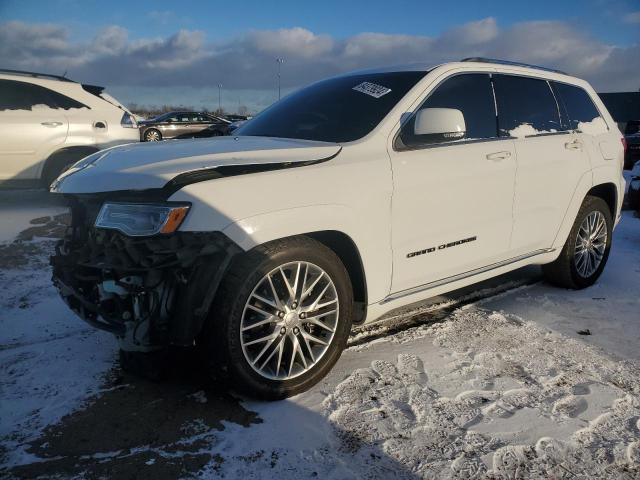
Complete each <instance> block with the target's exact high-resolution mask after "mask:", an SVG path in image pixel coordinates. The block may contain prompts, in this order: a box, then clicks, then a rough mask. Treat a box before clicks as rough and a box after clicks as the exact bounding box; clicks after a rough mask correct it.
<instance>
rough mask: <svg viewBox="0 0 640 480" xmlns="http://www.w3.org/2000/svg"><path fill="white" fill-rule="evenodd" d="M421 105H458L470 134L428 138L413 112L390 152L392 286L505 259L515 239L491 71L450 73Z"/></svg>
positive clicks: (507, 155) (508, 158)
mask: <svg viewBox="0 0 640 480" xmlns="http://www.w3.org/2000/svg"><path fill="white" fill-rule="evenodd" d="M420 108H454V109H458V110H460V111H461V112H462V114H463V116H464V119H465V123H466V135H465V137H464V138H463V139H461V140H454V141H449V142H445V143H429V139H421V138H419V136H416V135H413V118H411V119H410V120H409V121H407V122H405V124H404V126H403V128H402V130H401V132H400V135H399V136H398V138H397V139H396V140H395V142H394V148H393V149H392V150H391V151H390V152H389V153H390V156H391V165H392V169H393V181H394V192H393V201H392V229H393V230H392V245H393V282H392V293H397V292H401V291H403V290H407V289H411V288H414V287H418V286H421V285H425V284H428V283H431V282H435V281H440V280H441V281H446V279H447V278H449V277H451V276H453V275H458V274H462V273H466V272H469V271H471V270H473V269H476V268H480V267H484V266H487V265H490V264H492V263H495V262H497V261H500V260H504V259H505V257H506V255H507V254H508V248H509V243H510V235H511V228H512V205H513V193H514V179H515V172H516V167H515V150H514V145H513V140H511V139H500V138H498V135H497V128H496V110H495V103H494V97H493V90H492V87H491V80H490V76H489V74H482V73H469V74H460V75H455V76H453V77H450V78H448V79H446V80H445V81H444V82H442V83H441V84H440V85H439V86H438V87H436V89H435V90H434V91H433V92H432V93H431V94H429V96H428V97H427V99H426V101H425V102H424V103H423V104H422V106H421V107H420Z"/></svg>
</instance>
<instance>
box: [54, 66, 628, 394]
mask: <svg viewBox="0 0 640 480" xmlns="http://www.w3.org/2000/svg"><path fill="white" fill-rule="evenodd" d="M621 139H622V135H621V134H620V132H619V131H618V129H617V128H616V124H615V123H614V121H613V120H612V118H611V116H610V115H609V113H608V112H607V110H606V109H605V107H604V105H603V104H602V102H601V101H600V100H599V98H598V96H597V95H596V94H595V93H594V91H593V89H592V88H591V87H590V86H589V84H588V83H587V82H585V81H582V80H579V79H577V78H574V77H571V76H568V75H565V74H563V73H561V72H556V71H550V70H546V69H542V68H537V67H530V66H526V65H519V64H511V63H508V62H500V61H495V60H486V59H472V60H467V61H462V62H457V63H448V64H445V65H440V66H437V67H426V66H410V67H405V68H388V69H380V70H370V71H366V72H357V73H350V74H346V75H342V76H339V77H335V78H331V79H328V80H324V81H321V82H318V83H315V84H313V85H311V86H309V87H306V88H303V89H301V90H299V91H298V92H296V93H293V94H291V95H289V96H288V97H286V98H285V99H283V100H282V101H280V102H278V103H276V104H275V105H273V106H272V107H270V108H269V109H267V110H265V111H264V112H263V113H261V114H260V115H258V116H257V117H255V118H254V119H253V120H251V122H249V123H247V124H246V125H244V126H243V127H241V128H240V129H238V130H237V136H235V137H222V138H216V139H206V140H196V141H193V140H189V141H175V142H171V143H151V144H138V145H129V146H124V147H118V148H114V149H111V150H108V151H107V152H104V153H97V154H94V155H92V156H90V157H88V158H85V159H84V160H82V161H81V162H79V163H77V164H75V165H74V166H73V167H72V168H71V169H70V170H68V171H67V172H65V173H64V174H63V175H62V176H61V177H60V178H58V179H57V181H56V182H54V184H53V187H52V191H53V192H57V193H59V194H63V195H65V196H66V197H68V199H69V201H70V203H71V206H72V212H73V214H72V217H73V225H72V226H71V228H70V229H69V233H68V236H67V238H65V239H64V240H63V241H62V242H61V243H60V245H59V247H58V250H57V253H56V255H55V256H53V257H52V265H53V272H54V282H55V284H56V285H57V287H58V289H59V291H60V293H61V295H62V297H63V298H64V299H65V301H66V302H67V303H68V305H69V306H70V307H71V308H72V309H73V310H74V311H75V312H76V313H78V314H79V315H80V316H81V317H82V318H83V319H84V320H86V321H88V322H89V323H91V324H93V325H95V326H96V327H98V328H103V329H105V330H109V331H111V332H113V333H114V334H115V335H116V336H118V337H119V339H120V342H121V343H120V345H121V349H122V350H123V351H124V352H125V354H126V352H133V351H138V352H149V351H151V350H154V349H158V348H163V347H165V346H167V345H171V344H173V345H183V346H189V345H194V343H195V344H196V345H199V346H200V347H201V350H202V351H203V352H204V353H205V355H206V357H207V359H208V360H209V361H210V364H211V366H212V367H213V368H217V369H219V370H221V371H224V372H227V374H228V376H229V378H230V379H231V380H232V381H234V382H235V383H236V384H237V386H239V387H240V388H242V389H244V390H245V391H248V392H250V393H252V394H253V395H257V396H260V397H263V398H282V397H285V396H288V395H292V394H295V393H298V392H301V391H303V390H305V389H308V388H309V387H311V386H312V385H314V384H315V383H316V382H318V381H319V380H320V379H321V378H322V377H323V375H325V374H326V373H327V372H328V371H329V369H330V368H331V367H332V366H333V365H334V364H335V362H336V361H337V359H338V357H339V356H340V353H341V351H342V349H343V348H344V346H345V344H346V342H347V337H348V335H349V331H350V329H351V326H352V324H362V323H364V322H372V321H374V320H376V319H378V318H380V317H381V316H382V315H383V314H385V313H387V312H389V311H391V310H393V309H397V308H399V307H403V306H406V305H408V304H411V303H414V302H418V301H421V300H424V299H426V298H428V297H431V296H434V295H438V294H441V293H443V292H446V291H451V290H454V289H457V288H460V287H463V286H466V285H469V284H472V283H475V282H478V281H481V280H485V279H487V278H489V277H493V276H496V275H499V274H502V273H505V272H507V271H509V270H514V269H516V268H519V267H522V266H524V265H528V264H540V265H543V269H544V272H545V275H546V277H547V278H548V280H549V281H551V282H553V283H555V284H557V285H560V286H562V287H567V288H583V287H587V286H589V285H591V284H592V283H594V282H595V281H596V279H597V278H598V276H599V275H600V274H601V272H602V270H603V268H604V266H605V263H606V261H607V257H608V255H609V249H610V248H611V240H612V238H611V236H612V229H613V227H614V224H615V223H616V221H617V220H618V218H619V213H620V207H621V203H622V192H624V180H623V178H622V162H623V144H622V141H621ZM124 358H126V355H125V357H124Z"/></svg>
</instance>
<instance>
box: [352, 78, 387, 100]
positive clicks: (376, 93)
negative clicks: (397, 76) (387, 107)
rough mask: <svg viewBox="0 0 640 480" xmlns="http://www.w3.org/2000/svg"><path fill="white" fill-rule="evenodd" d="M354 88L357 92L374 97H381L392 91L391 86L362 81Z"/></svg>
mask: <svg viewBox="0 0 640 480" xmlns="http://www.w3.org/2000/svg"><path fill="white" fill-rule="evenodd" d="M353 89H354V90H355V91H356V92H362V93H366V94H367V95H370V96H372V97H373V98H380V97H382V96H383V95H386V94H387V93H389V92H390V91H391V89H390V88H387V87H383V86H382V85H377V84H375V83H371V82H362V83H361V84H360V85H356V86H355V87H353Z"/></svg>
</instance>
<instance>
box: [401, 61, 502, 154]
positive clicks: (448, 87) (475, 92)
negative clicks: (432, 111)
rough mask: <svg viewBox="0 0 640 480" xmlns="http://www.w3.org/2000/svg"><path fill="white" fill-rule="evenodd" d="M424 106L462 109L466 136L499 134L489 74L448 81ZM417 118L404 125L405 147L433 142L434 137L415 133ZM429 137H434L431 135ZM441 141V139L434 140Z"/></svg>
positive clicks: (430, 96) (475, 136)
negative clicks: (424, 136)
mask: <svg viewBox="0 0 640 480" xmlns="http://www.w3.org/2000/svg"><path fill="white" fill-rule="evenodd" d="M423 108H455V109H457V110H460V111H461V112H462V115H464V121H465V124H466V128H467V132H466V134H465V137H464V138H465V139H478V138H493V137H496V136H497V133H496V110H495V104H494V102H493V92H492V90H491V80H490V78H489V75H485V74H481V73H478V74H476V73H472V74H464V75H457V76H455V77H453V78H450V79H448V80H445V82H444V83H443V84H442V85H440V86H439V87H437V88H436V90H435V91H434V92H433V93H432V94H431V95H429V97H428V98H427V100H426V101H425V102H424V103H423V104H422V106H421V107H420V109H423ZM414 120H415V117H413V118H411V119H410V120H409V121H408V122H407V123H406V124H405V125H404V126H403V128H402V133H401V135H400V139H401V141H402V143H403V144H404V145H405V146H415V145H425V144H428V143H433V142H434V139H433V138H422V137H423V136H422V135H414V134H413V127H414ZM428 137H431V136H430V135H429V136H428ZM435 141H436V142H439V141H440V139H437V140H435Z"/></svg>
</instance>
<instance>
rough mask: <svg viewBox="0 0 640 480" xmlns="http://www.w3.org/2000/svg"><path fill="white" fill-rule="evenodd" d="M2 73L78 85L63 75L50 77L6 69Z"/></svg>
mask: <svg viewBox="0 0 640 480" xmlns="http://www.w3.org/2000/svg"><path fill="white" fill-rule="evenodd" d="M0 73H7V74H10V75H21V76H23V77H34V78H45V79H49V80H59V81H61V82H72V83H76V82H74V81H73V80H71V79H69V78H67V77H65V76H62V75H50V74H48V73H37V72H27V71H24V70H9V69H6V68H0Z"/></svg>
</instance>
